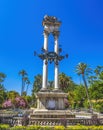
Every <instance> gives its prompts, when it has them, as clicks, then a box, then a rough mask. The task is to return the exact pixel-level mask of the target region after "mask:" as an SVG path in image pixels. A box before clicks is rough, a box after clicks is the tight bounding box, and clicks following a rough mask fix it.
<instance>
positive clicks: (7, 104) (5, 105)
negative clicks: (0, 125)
mask: <svg viewBox="0 0 103 130" xmlns="http://www.w3.org/2000/svg"><path fill="white" fill-rule="evenodd" d="M2 106H3V108H11V107H12V106H13V104H12V102H11V100H10V99H9V100H6V101H5V102H4V103H3V105H2Z"/></svg>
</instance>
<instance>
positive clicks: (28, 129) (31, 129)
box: [0, 124, 103, 130]
mask: <svg viewBox="0 0 103 130" xmlns="http://www.w3.org/2000/svg"><path fill="white" fill-rule="evenodd" d="M0 130H103V125H102V126H83V125H75V126H67V127H66V128H65V127H64V126H54V127H50V126H15V127H10V126H9V125H5V124H0Z"/></svg>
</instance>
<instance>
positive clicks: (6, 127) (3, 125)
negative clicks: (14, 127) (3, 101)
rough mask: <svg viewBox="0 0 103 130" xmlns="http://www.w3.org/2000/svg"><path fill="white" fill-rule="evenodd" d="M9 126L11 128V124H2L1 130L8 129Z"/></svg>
mask: <svg viewBox="0 0 103 130" xmlns="http://www.w3.org/2000/svg"><path fill="white" fill-rule="evenodd" d="M8 128H10V126H9V125H6V124H0V130H7V129H8Z"/></svg>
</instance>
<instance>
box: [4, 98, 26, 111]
mask: <svg viewBox="0 0 103 130" xmlns="http://www.w3.org/2000/svg"><path fill="white" fill-rule="evenodd" d="M2 107H3V108H12V107H15V108H26V107H27V102H26V100H25V99H24V98H23V97H16V98H15V99H14V101H11V99H8V100H6V101H5V102H4V103H3V105H2Z"/></svg>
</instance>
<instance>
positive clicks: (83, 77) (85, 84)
mask: <svg viewBox="0 0 103 130" xmlns="http://www.w3.org/2000/svg"><path fill="white" fill-rule="evenodd" d="M82 79H83V82H84V86H85V89H86V95H87V99H88V102H89V106H90V108H91V109H92V104H91V101H90V98H89V94H88V86H87V82H86V80H85V76H84V74H82Z"/></svg>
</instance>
